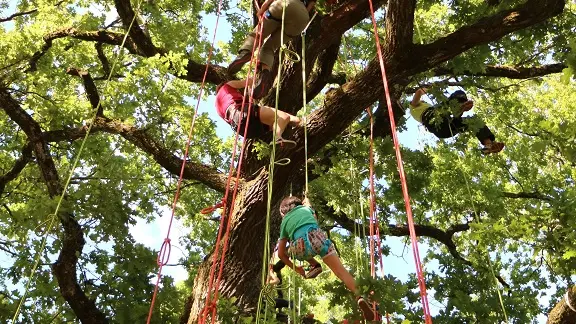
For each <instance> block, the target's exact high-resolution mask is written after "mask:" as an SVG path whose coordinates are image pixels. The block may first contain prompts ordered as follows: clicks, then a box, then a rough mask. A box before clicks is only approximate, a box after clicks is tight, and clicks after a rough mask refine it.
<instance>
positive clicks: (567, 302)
mask: <svg viewBox="0 0 576 324" xmlns="http://www.w3.org/2000/svg"><path fill="white" fill-rule="evenodd" d="M569 292H570V290H568V291H566V295H564V301H566V305H568V308H570V309H571V310H572V311H573V312H574V313H576V309H574V307H573V306H572V305H570V298H569V297H568V293H569Z"/></svg>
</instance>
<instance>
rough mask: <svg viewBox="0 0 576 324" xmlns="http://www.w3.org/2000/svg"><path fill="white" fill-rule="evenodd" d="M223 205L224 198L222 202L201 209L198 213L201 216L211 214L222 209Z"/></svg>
mask: <svg viewBox="0 0 576 324" xmlns="http://www.w3.org/2000/svg"><path fill="white" fill-rule="evenodd" d="M225 203H226V200H224V198H222V200H221V201H220V202H218V203H216V205H214V206H210V207H206V208H204V209H202V210H201V211H200V213H201V214H202V215H207V214H211V213H213V212H214V211H215V210H216V209H218V208H222V207H224V204H225Z"/></svg>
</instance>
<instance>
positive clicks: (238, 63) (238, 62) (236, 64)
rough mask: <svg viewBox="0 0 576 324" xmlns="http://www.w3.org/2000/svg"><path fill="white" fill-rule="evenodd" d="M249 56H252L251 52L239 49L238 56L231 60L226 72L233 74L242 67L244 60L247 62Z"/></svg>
mask: <svg viewBox="0 0 576 324" xmlns="http://www.w3.org/2000/svg"><path fill="white" fill-rule="evenodd" d="M251 58H252V52H250V51H248V50H241V51H240V52H238V56H236V58H235V59H234V61H232V63H230V65H228V74H231V75H234V74H236V73H238V71H240V70H241V69H242V67H243V66H244V64H246V62H249V61H250V59H251Z"/></svg>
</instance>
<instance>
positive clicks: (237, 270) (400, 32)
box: [0, 0, 574, 323]
mask: <svg viewBox="0 0 576 324" xmlns="http://www.w3.org/2000/svg"><path fill="white" fill-rule="evenodd" d="M114 3H115V5H116V9H117V12H118V14H119V16H120V18H121V21H122V24H123V26H125V28H126V29H127V28H128V26H129V24H130V22H131V21H132V19H133V17H134V15H135V12H134V10H133V9H132V7H131V4H130V1H129V0H115V2H114ZM373 3H374V6H375V8H376V9H378V8H380V7H382V6H384V5H386V4H387V3H388V2H387V1H386V0H374V1H373ZM565 3H566V1H565V0H527V1H526V2H524V3H523V4H521V5H519V6H518V7H516V8H514V9H509V10H505V11H501V12H498V13H496V14H494V15H492V16H488V17H484V18H482V19H480V20H479V21H477V22H473V23H471V24H470V25H468V26H465V27H462V28H460V29H458V30H456V31H455V32H453V33H452V34H450V35H447V36H446V37H443V38H441V39H438V40H436V41H433V42H431V43H428V44H425V45H417V44H413V42H412V37H413V36H412V34H413V19H414V8H415V4H416V1H415V0H397V1H393V2H392V3H391V4H390V5H389V6H388V10H387V17H386V23H385V24H386V26H385V30H386V31H387V33H386V35H385V37H384V40H385V41H384V42H383V52H384V54H385V57H384V60H385V65H386V69H387V74H388V82H389V83H390V87H391V89H393V95H395V96H397V95H398V94H399V93H400V92H401V91H402V89H403V88H404V87H405V86H406V85H407V84H408V80H409V78H410V77H412V76H414V75H416V74H418V73H421V72H424V71H428V70H431V69H436V70H435V72H436V73H437V74H441V73H450V71H449V70H446V69H444V70H442V69H441V65H442V64H443V63H444V62H446V61H448V60H450V59H451V58H453V57H455V56H457V55H458V54H460V53H462V52H464V51H466V50H468V49H470V48H473V47H474V46H477V45H479V44H485V43H489V42H491V41H495V40H498V39H499V38H501V37H503V36H505V35H507V34H509V33H512V32H514V31H517V30H520V29H524V28H528V27H530V26H533V25H535V24H537V23H540V22H543V21H545V20H547V19H549V18H550V17H553V16H555V15H558V14H560V13H561V12H562V10H563V9H564V6H565ZM367 17H369V7H368V1H367V0H347V1H342V2H340V3H339V7H338V8H336V9H335V10H334V11H333V13H332V14H331V15H330V16H326V17H318V18H316V20H315V21H314V22H313V24H312V25H311V26H310V29H309V32H308V33H309V35H310V37H309V38H308V40H309V41H308V43H307V48H306V53H307V54H306V55H307V62H306V64H307V67H308V71H306V72H307V73H308V75H309V79H308V82H307V85H306V86H307V90H306V91H307V93H308V99H309V100H312V99H313V97H314V96H315V95H316V94H318V93H319V91H321V89H323V88H324V86H325V85H326V84H327V83H328V82H333V81H334V80H335V79H338V78H335V77H334V76H333V75H332V67H333V65H334V62H335V61H336V58H337V55H338V51H339V45H340V40H341V36H342V34H343V33H345V32H346V31H347V30H349V29H350V28H352V27H353V26H355V25H356V24H358V23H359V22H361V21H362V20H363V19H365V18H367ZM128 34H129V36H128V38H127V41H126V43H125V44H124V48H125V49H127V50H128V51H129V52H130V53H131V54H133V55H138V56H142V57H151V56H154V55H156V54H160V55H165V54H166V51H165V50H164V49H162V48H159V47H156V46H155V45H154V43H153V42H152V40H151V39H150V37H149V35H147V33H145V32H144V31H143V30H142V29H141V28H140V27H139V26H138V24H135V25H133V26H132V28H131V29H130V30H129V32H128ZM123 36H124V35H123V34H122V33H115V32H111V31H108V30H97V31H79V30H76V29H74V28H65V29H61V30H57V31H53V32H51V33H48V34H47V35H46V36H45V37H44V40H45V45H44V46H43V47H42V49H41V50H40V51H38V52H36V53H34V55H32V57H31V59H30V69H29V71H34V70H35V68H36V65H37V62H38V61H39V60H40V59H42V57H43V56H44V55H45V54H46V53H47V51H49V50H50V48H51V46H52V42H53V41H55V40H57V39H59V38H64V37H71V38H76V39H79V40H83V41H91V42H96V43H99V44H108V45H113V46H119V45H121V43H122V39H123ZM294 43H295V44H297V45H296V47H298V46H300V45H298V44H300V40H299V39H297V40H295V42H294ZM99 53H100V54H101V51H100V52H99ZM103 64H104V62H103ZM560 67H561V66H560V65H557V66H553V67H552V68H551V69H548V70H546V71H542V70H538V71H532V70H529V71H528V70H526V71H525V70H518V71H511V70H507V71H505V73H503V76H512V77H521V76H522V75H526V74H530V73H534V74H539V75H541V74H542V73H543V72H550V73H553V72H556V71H558V69H559V68H560ZM103 68H104V70H106V68H105V67H103ZM204 68H205V66H204V65H203V64H201V63H197V62H194V61H193V60H190V61H189V63H188V66H187V68H186V70H187V73H186V74H184V75H177V77H179V78H182V79H185V80H188V81H190V82H199V81H200V80H201V78H202V76H203V74H204ZM501 70H502V69H498V70H490V69H489V68H488V69H486V72H485V75H498V73H499V71H501ZM69 73H70V74H72V75H75V76H79V77H81V78H82V80H83V81H84V86H85V88H86V90H87V94H88V95H89V99H90V102H91V103H92V104H93V106H94V105H95V104H97V102H98V97H97V93H95V92H96V91H95V90H94V89H95V87H93V82H92V80H91V78H90V77H89V75H88V74H87V73H83V72H81V71H77V70H70V71H69ZM229 78H230V76H228V75H227V74H226V72H225V69H224V68H223V67H219V66H214V65H210V66H209V68H208V74H207V82H209V83H213V84H217V83H220V82H222V81H225V80H228V79H229ZM279 82H280V86H281V91H280V99H281V100H280V107H279V108H280V109H283V110H286V111H289V112H294V111H297V110H299V109H300V108H301V106H302V97H301V96H302V80H301V65H300V64H296V63H288V64H286V65H285V66H284V68H283V71H282V77H281V79H280V81H279ZM380 82H382V81H381V75H380V66H379V62H378V59H377V58H374V59H373V60H372V61H370V62H369V63H368V66H367V67H366V69H365V70H363V71H361V72H360V73H358V74H357V75H355V76H354V78H352V79H351V80H349V82H347V83H344V84H343V85H342V86H341V87H339V88H336V89H334V90H333V91H330V92H329V93H327V94H326V96H325V100H324V103H323V105H322V107H320V108H319V109H318V110H316V111H315V112H314V113H312V114H311V115H310V116H309V119H308V125H307V126H308V139H309V144H308V151H309V155H310V156H314V154H315V153H317V152H319V151H320V150H321V149H322V148H323V147H324V146H325V145H326V144H328V143H329V142H330V141H332V140H333V139H334V138H336V137H337V136H338V135H340V134H341V133H342V132H343V131H344V130H345V129H346V128H347V127H348V126H349V125H350V124H351V123H352V122H353V121H354V120H355V119H356V118H357V117H358V116H359V115H360V114H361V113H362V112H363V111H364V109H365V108H366V107H368V106H370V105H372V104H374V103H375V102H377V101H378V100H380V99H381V98H382V95H383V87H382V84H381V83H380ZM91 87H93V88H94V89H92V90H94V91H92V90H91V89H90V88H91ZM273 96H274V94H273V93H271V94H270V95H269V96H268V97H266V98H264V100H263V101H262V103H264V104H268V105H271V104H273V102H274V100H275V98H274V97H273ZM0 103H2V108H3V109H4V110H5V111H6V112H7V113H8V115H9V116H10V118H12V119H13V120H14V121H16V122H17V123H18V124H19V126H20V127H22V128H23V129H24V131H25V132H26V134H27V135H28V137H29V141H30V143H31V144H30V147H25V148H24V149H23V152H22V158H21V159H19V160H18V161H16V163H15V165H14V167H13V169H12V170H11V171H10V172H12V173H10V172H9V173H8V174H6V175H5V176H3V177H2V178H0V180H1V181H0V183H6V182H7V181H10V180H11V179H12V178H13V175H14V173H18V172H20V171H21V170H22V168H23V167H25V165H26V163H28V162H29V161H30V154H31V153H32V152H33V153H34V155H35V156H36V160H37V162H38V165H39V167H40V169H41V171H42V174H43V176H44V180H45V182H46V185H47V187H48V191H49V194H50V195H51V196H53V197H54V196H58V195H59V194H61V192H62V188H61V185H60V182H59V178H58V174H57V173H56V169H55V166H54V163H53V161H52V160H51V158H50V154H49V151H48V147H47V145H46V142H49V141H58V140H63V139H70V140H74V139H77V138H80V137H81V136H83V134H84V133H85V131H86V130H85V128H79V129H66V130H58V131H48V132H42V130H41V129H40V127H39V126H38V124H37V123H36V122H34V121H33V120H32V119H31V118H28V117H30V116H26V115H25V114H26V113H25V112H24V111H23V110H21V109H19V107H18V103H17V102H15V101H14V100H13V99H12V98H11V97H10V94H9V93H8V91H7V90H6V89H4V90H2V91H0ZM385 108H386V107H385V106H384V105H380V107H379V109H378V113H377V121H376V122H377V129H378V130H379V129H386V131H382V135H387V134H389V129H390V125H389V121H388V119H387V115H386V114H385ZM394 110H395V112H396V116H395V117H396V118H399V117H400V114H399V112H400V111H401V110H400V108H399V107H398V106H396V107H394ZM378 130H377V131H378ZM92 131H93V132H108V133H111V134H117V135H120V136H122V137H123V138H125V139H126V140H128V141H130V142H132V143H133V144H134V145H136V146H137V147H139V148H140V149H141V150H143V151H144V152H146V153H148V154H150V155H151V156H152V157H153V158H154V159H155V160H156V161H157V162H158V163H159V164H160V165H162V166H163V167H164V168H166V169H167V170H168V171H170V172H175V171H173V170H178V166H179V163H180V162H181V160H180V159H178V158H177V157H176V156H174V155H173V154H172V153H171V152H169V151H168V150H166V149H164V148H163V147H162V146H161V145H159V144H158V143H157V142H156V141H154V140H153V139H151V138H150V137H149V136H147V135H146V133H145V132H144V131H141V130H139V129H137V128H134V127H132V126H129V125H124V124H122V123H119V122H117V121H113V120H110V119H108V118H106V117H104V116H103V111H102V110H100V111H99V117H98V118H97V119H96V121H95V124H94V128H93V130H92ZM293 139H294V140H296V141H297V143H298V146H297V147H296V148H295V149H292V150H290V151H287V150H281V151H280V152H278V157H279V158H282V157H288V156H290V158H291V160H292V163H291V164H289V165H288V166H278V167H276V174H275V175H274V183H273V195H272V210H273V211H274V212H273V213H272V226H271V240H272V242H275V241H276V239H277V230H278V227H279V223H280V219H279V217H278V215H277V213H276V212H275V211H276V210H277V205H278V203H279V200H280V199H281V198H282V197H283V196H285V195H286V194H287V191H288V188H289V185H288V184H290V183H292V184H294V186H295V187H301V186H302V182H303V176H302V172H303V171H302V170H303V168H302V165H303V162H304V148H303V142H304V138H303V130H302V129H297V130H296V131H295V132H294V134H293ZM248 161H250V163H249V165H247V168H248V169H249V170H253V171H258V172H254V173H255V176H254V177H251V178H250V179H246V180H247V181H246V182H242V183H241V184H240V186H241V187H240V190H239V194H238V198H237V200H236V202H235V204H234V206H233V208H234V209H233V211H234V212H233V213H232V216H231V218H230V219H229V220H228V221H229V222H230V226H231V231H230V233H229V246H230V247H229V251H228V253H227V255H226V259H225V262H224V272H223V277H222V282H221V285H220V287H218V288H219V292H220V294H221V295H222V296H224V297H231V296H234V297H237V298H238V306H240V307H241V308H244V309H247V310H250V309H253V308H254V305H255V302H256V299H257V296H258V293H259V287H260V269H261V264H260V262H261V251H262V250H263V248H264V246H263V242H264V240H263V238H264V229H265V228H264V227H265V215H266V199H265V197H266V196H267V194H268V192H267V182H268V179H269V174H268V173H267V169H266V168H263V166H265V165H266V164H267V163H266V162H259V161H256V160H254V159H248ZM175 173H176V172H175ZM185 178H190V179H197V180H200V181H201V182H202V183H204V184H205V185H206V186H208V187H211V188H213V189H216V190H219V191H224V189H225V185H224V183H225V182H224V180H225V176H223V175H222V174H220V173H218V172H217V171H215V170H213V169H211V168H210V167H209V166H204V165H198V164H194V163H188V164H187V168H186V170H185ZM58 216H59V217H60V222H61V224H62V226H63V228H64V232H65V236H64V238H63V240H62V250H61V253H60V255H59V258H58V261H57V262H56V264H55V265H54V268H53V269H54V273H55V276H56V278H57V279H58V283H59V285H60V289H61V293H62V295H63V296H64V298H65V299H66V301H67V302H68V304H69V305H70V306H71V308H72V309H73V310H74V312H75V313H76V314H77V316H78V317H79V318H80V320H81V321H82V322H83V323H105V322H106V321H107V319H106V318H105V317H104V316H103V314H102V313H101V312H100V311H99V310H98V309H97V308H96V307H95V305H94V302H93V301H91V300H88V299H87V297H86V295H85V294H84V292H83V291H82V290H81V289H80V287H79V286H78V284H77V282H76V272H75V265H76V262H77V257H76V254H77V253H80V252H81V251H82V247H83V244H84V239H83V236H82V231H81V229H80V227H79V225H78V223H77V222H76V221H75V220H74V218H73V215H72V214H60V215H58ZM342 222H343V223H346V221H345V220H342ZM461 225H462V226H463V227H461V228H460V227H458V228H457V229H449V230H448V231H445V232H444V231H440V230H436V231H435V230H433V229H425V228H421V230H422V235H427V234H426V233H428V235H430V236H431V237H433V236H432V235H436V236H438V237H440V238H445V239H446V240H447V242H448V240H449V239H451V235H452V234H453V231H456V230H460V229H461V230H465V228H464V227H465V225H463V224H461ZM427 230H430V231H427ZM404 233H405V229H404V230H400V232H398V235H404ZM454 251H455V247H454ZM211 265H212V256H211V257H209V258H207V260H206V261H205V262H204V263H203V264H202V265H201V266H200V268H199V270H198V275H197V277H196V280H195V286H194V289H193V293H192V295H191V296H190V298H189V300H188V302H187V304H186V310H185V311H184V314H183V315H182V318H181V322H182V323H194V322H196V321H197V319H198V313H199V311H200V310H201V309H202V307H203V306H204V305H203V303H204V300H205V293H206V291H205V290H206V287H207V282H208V277H209V275H210V267H211ZM217 266H218V264H217ZM573 297H574V291H573V292H572V297H571V298H573ZM559 323H564V322H559Z"/></svg>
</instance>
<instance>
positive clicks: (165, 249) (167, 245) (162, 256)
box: [146, 0, 222, 324]
mask: <svg viewBox="0 0 576 324" xmlns="http://www.w3.org/2000/svg"><path fill="white" fill-rule="evenodd" d="M221 9H222V0H220V2H219V3H218V11H217V12H216V25H215V27H214V35H213V37H212V45H211V46H210V49H209V51H208V57H207V58H206V68H205V69H204V75H203V77H202V84H201V85H200V93H199V94H198V101H197V102H196V108H195V109H194V116H193V117H192V122H191V124H190V130H189V131H188V139H187V141H186V150H185V151H184V158H183V159H182V166H181V167H180V176H179V178H178V183H177V185H176V193H175V195H174V201H173V202H172V213H171V215H170V223H169V224H168V231H167V233H166V238H164V242H162V246H161V247H160V251H159V252H158V257H157V259H156V263H157V264H158V267H159V268H158V274H157V276H156V285H155V286H154V293H153V295H152V301H151V302H150V310H149V311H148V319H147V320H146V323H147V324H150V320H151V319H152V313H153V311H154V304H155V302H156V297H157V295H158V287H159V285H160V280H161V278H162V268H163V267H164V266H165V265H166V264H167V263H168V260H169V259H170V252H171V251H172V245H171V242H170V230H171V229H172V222H173V221H174V214H175V212H176V204H177V203H178V199H179V198H180V186H181V184H182V179H183V177H184V169H185V167H186V158H187V157H188V150H189V148H190V142H191V140H192V134H193V131H194V125H195V123H196V117H197V116H198V108H199V107H200V98H202V92H203V91H204V85H205V84H206V76H207V75H208V68H209V67H210V59H211V58H212V49H213V48H214V43H215V41H216V31H217V30H218V21H219V20H220V11H221Z"/></svg>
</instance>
